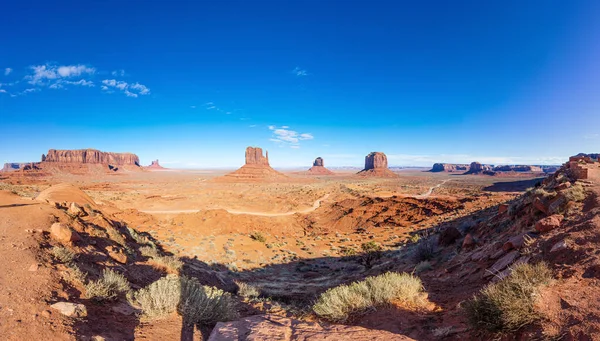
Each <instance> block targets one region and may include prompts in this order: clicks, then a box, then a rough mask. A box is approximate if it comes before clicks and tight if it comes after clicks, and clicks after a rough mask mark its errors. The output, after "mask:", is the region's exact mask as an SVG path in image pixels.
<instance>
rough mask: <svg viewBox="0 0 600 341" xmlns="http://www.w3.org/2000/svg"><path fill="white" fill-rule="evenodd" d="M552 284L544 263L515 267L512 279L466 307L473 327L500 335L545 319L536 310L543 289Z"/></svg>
mask: <svg viewBox="0 0 600 341" xmlns="http://www.w3.org/2000/svg"><path fill="white" fill-rule="evenodd" d="M551 280H552V274H551V271H550V269H549V268H548V267H547V266H546V264H544V263H538V264H536V265H531V264H519V265H517V266H515V267H514V268H513V269H512V272H511V274H510V275H508V276H507V277H505V278H503V279H501V280H500V281H499V282H497V283H494V284H490V285H488V286H486V287H485V288H484V289H483V290H481V292H480V294H479V295H477V296H475V297H473V299H471V300H469V301H466V302H464V303H463V304H462V307H463V309H464V312H465V314H466V315H467V319H468V322H469V324H470V325H471V326H472V327H473V328H475V329H477V330H480V331H486V332H492V333H497V332H510V331H515V330H517V329H519V328H521V327H523V326H525V325H527V324H530V323H532V322H535V321H536V320H538V319H540V318H541V315H540V313H539V312H538V311H536V309H535V303H536V299H537V298H538V297H539V293H540V289H541V287H542V286H544V285H547V284H549V283H550V281H551Z"/></svg>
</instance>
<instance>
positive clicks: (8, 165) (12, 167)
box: [0, 162, 29, 172]
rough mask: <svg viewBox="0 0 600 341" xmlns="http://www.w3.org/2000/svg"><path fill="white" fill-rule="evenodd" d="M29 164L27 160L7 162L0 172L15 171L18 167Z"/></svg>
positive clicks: (21, 167)
mask: <svg viewBox="0 0 600 341" xmlns="http://www.w3.org/2000/svg"><path fill="white" fill-rule="evenodd" d="M27 165H29V163H28V162H25V163H23V162H9V163H5V164H4V167H3V168H2V169H1V170H0V172H12V171H17V170H19V169H23V168H24V167H25V166H27Z"/></svg>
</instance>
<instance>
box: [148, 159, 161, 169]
mask: <svg viewBox="0 0 600 341" xmlns="http://www.w3.org/2000/svg"><path fill="white" fill-rule="evenodd" d="M144 168H146V169H165V167H163V166H161V165H160V163H158V159H157V160H154V161H152V163H151V164H150V166H146V167H144Z"/></svg>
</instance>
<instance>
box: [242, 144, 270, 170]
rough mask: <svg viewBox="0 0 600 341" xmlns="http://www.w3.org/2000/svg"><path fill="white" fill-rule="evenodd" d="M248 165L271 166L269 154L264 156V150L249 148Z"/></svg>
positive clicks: (247, 150) (247, 151) (247, 149)
mask: <svg viewBox="0 0 600 341" xmlns="http://www.w3.org/2000/svg"><path fill="white" fill-rule="evenodd" d="M246 164H247V165H262V166H269V152H267V156H266V157H265V156H263V150H262V148H258V147H247V148H246Z"/></svg>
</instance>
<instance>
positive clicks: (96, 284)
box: [85, 269, 130, 301]
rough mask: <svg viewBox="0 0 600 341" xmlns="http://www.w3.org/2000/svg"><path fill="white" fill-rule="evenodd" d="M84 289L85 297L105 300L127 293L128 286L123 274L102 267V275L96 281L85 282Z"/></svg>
mask: <svg viewBox="0 0 600 341" xmlns="http://www.w3.org/2000/svg"><path fill="white" fill-rule="evenodd" d="M85 289H86V296H87V298H91V299H94V300H96V301H106V300H112V299H115V298H117V297H118V296H119V295H121V294H123V293H127V292H128V291H129V290H130V287H129V282H128V281H127V279H126V278H125V277H124V276H123V275H121V274H120V273H118V272H115V271H113V270H110V269H104V271H103V272H102V277H100V278H99V279H98V280H96V281H90V282H89V283H88V284H86V286H85Z"/></svg>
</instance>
